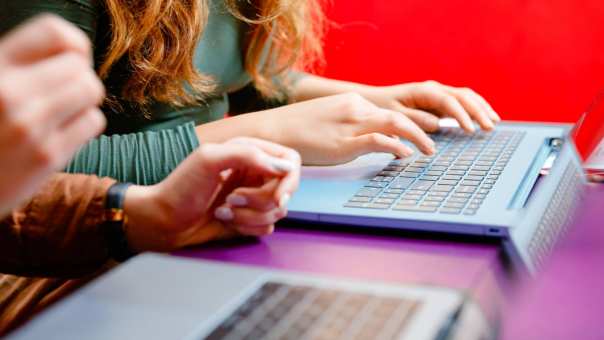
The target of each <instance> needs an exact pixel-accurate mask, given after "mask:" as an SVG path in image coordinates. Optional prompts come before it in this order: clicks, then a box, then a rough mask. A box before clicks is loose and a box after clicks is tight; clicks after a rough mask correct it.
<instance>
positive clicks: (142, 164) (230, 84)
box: [0, 0, 259, 184]
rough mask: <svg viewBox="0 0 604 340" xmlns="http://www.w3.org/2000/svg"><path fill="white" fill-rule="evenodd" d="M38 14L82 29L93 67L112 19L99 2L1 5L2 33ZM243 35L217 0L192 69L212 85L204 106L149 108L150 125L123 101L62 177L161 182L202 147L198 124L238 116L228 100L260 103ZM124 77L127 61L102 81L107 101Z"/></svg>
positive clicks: (28, 0)
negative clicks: (214, 84) (82, 175)
mask: <svg viewBox="0 0 604 340" xmlns="http://www.w3.org/2000/svg"><path fill="white" fill-rule="evenodd" d="M42 12H52V13H55V14H58V15H60V16H62V17H63V18H65V19H67V20H68V21H70V22H72V23H74V24H76V25H77V26H79V27H80V28H81V29H82V30H84V31H85V32H86V33H87V34H88V36H89V37H90V39H91V41H93V43H94V54H95V59H96V60H95V62H97V63H98V61H99V56H101V55H103V54H104V53H105V52H106V50H107V46H108V44H109V39H110V26H109V18H108V16H107V13H106V11H105V9H104V7H103V1H102V0H3V1H1V2H0V34H1V33H4V32H6V31H8V30H9V29H11V28H13V27H14V26H15V25H17V24H18V23H20V22H22V21H23V20H25V19H27V18H29V17H31V16H33V15H36V14H39V13H42ZM244 31H245V26H244V24H243V23H241V22H240V21H238V20H237V19H235V18H234V17H233V16H232V15H230V14H229V13H228V12H227V11H226V9H225V8H224V5H223V3H222V1H219V0H214V1H213V2H212V6H211V8H210V16H209V19H208V24H207V26H206V28H205V31H204V35H203V37H202V39H201V40H200V41H199V43H198V45H197V49H196V55H195V65H196V67H197V68H198V69H199V70H200V71H201V72H203V73H205V74H209V75H211V76H212V77H213V78H214V79H215V80H216V82H217V90H216V92H215V93H214V95H212V96H210V98H208V99H207V100H206V102H205V103H203V104H200V105H197V106H191V107H184V108H175V107H172V106H170V105H166V104H162V103H154V104H152V105H151V106H150V109H149V113H150V116H151V117H152V118H151V119H148V118H144V115H143V114H142V113H141V112H139V111H137V109H136V108H135V106H134V105H131V104H129V103H128V102H124V101H121V102H120V104H121V105H122V107H123V108H125V110H124V112H113V111H112V110H111V109H110V108H108V107H104V108H103V111H104V112H105V115H106V116H107V120H108V127H107V130H106V132H105V134H104V135H103V136H101V137H100V138H97V139H95V140H93V141H91V142H90V143H88V145H86V146H85V147H83V148H82V149H81V151H79V152H78V154H77V155H76V156H75V158H74V160H73V161H72V162H71V164H70V165H69V166H68V167H67V169H66V170H67V171H68V172H72V173H88V174H96V175H99V176H109V177H113V178H115V179H117V180H119V181H127V182H133V183H137V184H153V183H157V182H159V181H161V180H162V179H163V178H165V177H166V176H167V175H168V174H169V173H170V172H171V171H172V170H173V169H174V168H175V167H176V166H177V165H178V164H179V163H180V162H181V161H182V160H184V159H185V158H186V157H187V155H188V154H189V153H191V152H192V151H193V150H194V149H195V148H197V147H198V146H199V141H198V139H197V136H196V134H195V129H194V128H195V125H198V124H201V123H206V122H209V121H213V120H216V119H221V118H223V117H224V114H225V113H227V112H229V111H230V112H233V111H237V108H235V107H230V106H229V99H230V100H231V101H233V100H236V104H237V105H236V106H237V107H242V108H243V107H245V108H250V107H251V106H250V105H252V104H251V103H252V102H257V101H258V99H259V97H258V96H257V93H256V92H255V91H254V90H253V87H252V86H251V85H250V82H251V80H250V77H249V75H248V74H247V73H246V72H245V70H244V66H243V58H242V52H241V51H242V49H241V43H242V39H243V34H244ZM128 72H129V69H128V65H127V60H122V61H120V62H119V63H118V64H117V65H116V66H115V67H114V68H113V70H112V72H111V74H110V75H109V77H108V79H107V81H105V86H106V87H107V92H108V94H113V95H116V96H118V95H119V93H120V89H121V87H122V84H123V82H124V79H125V78H126V76H127V75H128V74H129V73H128ZM118 98H119V96H118ZM234 98H235V99H234Z"/></svg>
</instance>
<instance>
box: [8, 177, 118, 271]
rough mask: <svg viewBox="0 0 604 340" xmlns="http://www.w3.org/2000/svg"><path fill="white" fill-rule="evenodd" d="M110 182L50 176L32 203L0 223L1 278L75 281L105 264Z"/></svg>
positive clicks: (96, 179) (103, 179)
mask: <svg viewBox="0 0 604 340" xmlns="http://www.w3.org/2000/svg"><path fill="white" fill-rule="evenodd" d="M113 183H115V181H114V180H112V179H107V178H98V177H95V176H89V175H71V174H57V175H54V176H53V177H52V178H51V179H50V180H49V181H48V182H47V183H46V184H45V185H44V187H43V188H41V190H40V191H39V192H38V194H37V195H36V196H34V198H32V199H31V200H30V201H29V202H28V203H27V204H25V205H24V206H23V207H22V208H20V209H16V210H14V211H13V212H12V214H11V215H10V216H8V217H7V218H5V219H4V220H2V221H1V222H0V272H3V273H11V274H17V275H24V276H60V277H63V278H65V277H77V276H81V275H84V274H88V273H92V272H94V271H96V270H98V269H99V268H100V267H101V266H102V265H103V264H104V263H105V262H106V261H107V260H108V259H109V255H108V251H107V246H106V243H105V237H104V234H103V231H102V228H101V225H102V223H103V222H104V205H105V195H106V193H107V190H108V189H109V187H110V186H111V185H112V184H113Z"/></svg>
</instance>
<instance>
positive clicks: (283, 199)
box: [279, 194, 291, 208]
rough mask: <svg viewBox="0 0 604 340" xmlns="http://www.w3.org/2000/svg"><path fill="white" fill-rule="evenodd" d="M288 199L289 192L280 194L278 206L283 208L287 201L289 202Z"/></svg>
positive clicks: (289, 197)
mask: <svg viewBox="0 0 604 340" xmlns="http://www.w3.org/2000/svg"><path fill="white" fill-rule="evenodd" d="M290 199H291V196H290V195H289V194H283V196H281V198H280V199H279V207H281V208H284V207H285V206H287V203H289V200H290Z"/></svg>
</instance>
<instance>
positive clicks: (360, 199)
mask: <svg viewBox="0 0 604 340" xmlns="http://www.w3.org/2000/svg"><path fill="white" fill-rule="evenodd" d="M349 202H371V197H363V196H354V197H353V198H351V199H350V201H349Z"/></svg>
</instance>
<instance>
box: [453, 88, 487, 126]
mask: <svg viewBox="0 0 604 340" xmlns="http://www.w3.org/2000/svg"><path fill="white" fill-rule="evenodd" d="M448 92H449V94H451V95H452V96H453V97H455V98H456V99H457V100H458V101H459V103H460V104H461V105H462V106H463V108H464V109H465V110H466V112H468V113H469V114H470V117H472V118H473V119H474V120H476V122H478V124H479V125H480V127H481V128H482V129H484V130H487V131H490V130H493V128H495V124H493V122H492V121H491V118H490V117H489V114H488V111H486V110H484V108H483V107H482V105H481V104H480V103H479V102H477V101H476V99H475V98H474V97H473V96H472V95H470V94H469V92H471V91H470V90H468V91H465V90H463V89H455V88H454V89H450V88H449V89H448Z"/></svg>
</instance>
